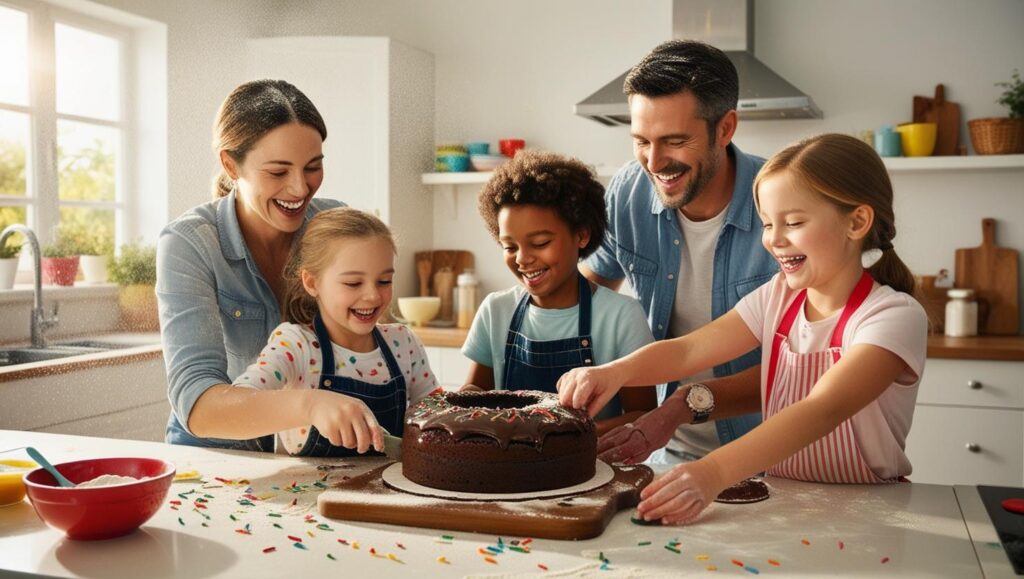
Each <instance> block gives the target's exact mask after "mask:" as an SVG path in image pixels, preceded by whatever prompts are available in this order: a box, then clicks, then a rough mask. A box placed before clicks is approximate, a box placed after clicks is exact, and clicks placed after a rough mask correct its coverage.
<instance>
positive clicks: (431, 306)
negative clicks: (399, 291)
mask: <svg viewBox="0 0 1024 579" xmlns="http://www.w3.org/2000/svg"><path fill="white" fill-rule="evenodd" d="M398 311H400V312H401V313H402V317H403V318H405V319H406V320H409V322H411V323H412V324H413V325H414V326H422V325H423V324H425V323H427V322H429V321H430V320H432V319H434V318H435V317H437V312H439V311H441V298H439V297H437V296H418V297H405V298H398Z"/></svg>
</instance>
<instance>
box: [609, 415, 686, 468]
mask: <svg viewBox="0 0 1024 579" xmlns="http://www.w3.org/2000/svg"><path fill="white" fill-rule="evenodd" d="M677 426H678V424H677V423H676V421H675V420H674V416H673V415H672V412H671V409H669V408H668V407H667V406H664V405H663V406H659V407H657V408H655V409H654V410H651V411H649V412H647V413H646V414H644V415H643V416H641V417H640V418H637V419H636V420H634V421H633V422H629V423H627V424H623V425H622V426H619V427H617V428H615V429H613V430H611V431H610V432H608V433H607V434H605V435H604V436H602V437H601V438H599V439H598V440H597V458H600V459H601V460H603V461H605V462H607V463H625V464H637V463H641V462H643V461H645V460H647V457H648V456H650V455H651V453H652V452H654V451H655V450H658V449H659V448H661V447H663V446H665V445H666V444H668V441H669V440H671V439H672V433H673V432H675V431H676V427H677Z"/></svg>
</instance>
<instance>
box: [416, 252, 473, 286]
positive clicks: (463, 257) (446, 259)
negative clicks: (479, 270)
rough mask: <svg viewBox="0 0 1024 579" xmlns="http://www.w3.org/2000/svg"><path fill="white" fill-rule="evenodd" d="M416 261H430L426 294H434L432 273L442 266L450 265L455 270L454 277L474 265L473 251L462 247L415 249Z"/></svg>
mask: <svg viewBox="0 0 1024 579" xmlns="http://www.w3.org/2000/svg"><path fill="white" fill-rule="evenodd" d="M415 259H416V261H417V262H419V261H421V260H423V261H429V262H430V276H429V278H428V282H427V288H428V290H427V291H428V293H427V295H432V296H436V295H437V290H436V289H435V288H434V282H433V280H434V274H435V273H437V271H438V270H439V269H441V268H443V267H450V268H452V270H453V271H454V272H455V277H458V276H459V274H460V273H462V272H463V270H465V269H466V268H470V269H472V268H473V267H474V263H475V261H474V259H473V253H472V252H469V251H465V250H462V249H434V250H431V251H417V252H416V254H415Z"/></svg>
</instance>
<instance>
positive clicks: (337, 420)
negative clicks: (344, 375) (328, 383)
mask: <svg viewBox="0 0 1024 579" xmlns="http://www.w3.org/2000/svg"><path fill="white" fill-rule="evenodd" d="M307 394H308V395H309V397H308V399H307V401H306V410H307V411H306V416H307V419H308V421H309V422H310V423H311V424H312V425H313V426H315V427H316V429H317V430H318V431H320V434H321V435H323V436H325V437H327V440H329V441H331V444H333V445H334V446H344V447H345V448H354V449H356V451H357V452H359V453H360V454H362V453H364V452H366V451H367V450H369V449H370V446H373V449H374V450H376V451H377V452H380V451H382V450H384V435H383V434H382V432H381V428H380V426H379V425H378V424H377V418H376V417H375V416H374V415H373V411H372V410H370V408H369V407H367V406H366V404H364V403H363V401H362V400H358V399H356V398H352V397H351V396H345V395H344V394H338V393H337V392H331V391H328V390H310V391H308V393H307Z"/></svg>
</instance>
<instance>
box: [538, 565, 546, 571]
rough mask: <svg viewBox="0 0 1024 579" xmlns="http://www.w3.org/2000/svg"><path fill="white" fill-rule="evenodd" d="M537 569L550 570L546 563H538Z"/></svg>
mask: <svg viewBox="0 0 1024 579" xmlns="http://www.w3.org/2000/svg"><path fill="white" fill-rule="evenodd" d="M537 568H538V569H540V570H541V571H547V570H548V566H547V565H545V564H544V563H537Z"/></svg>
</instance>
